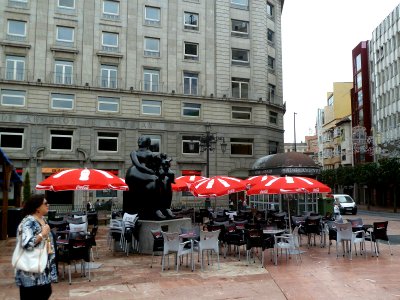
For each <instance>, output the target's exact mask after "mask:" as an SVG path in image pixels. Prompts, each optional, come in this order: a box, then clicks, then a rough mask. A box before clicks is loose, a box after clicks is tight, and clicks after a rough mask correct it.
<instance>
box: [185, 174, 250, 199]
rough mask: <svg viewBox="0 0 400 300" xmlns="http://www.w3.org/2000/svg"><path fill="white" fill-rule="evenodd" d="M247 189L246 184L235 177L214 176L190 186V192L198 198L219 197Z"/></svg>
mask: <svg viewBox="0 0 400 300" xmlns="http://www.w3.org/2000/svg"><path fill="white" fill-rule="evenodd" d="M245 189H246V183H245V182H244V181H243V180H241V179H239V178H235V177H229V176H214V177H211V178H206V179H203V180H199V181H197V182H195V183H193V184H191V185H190V187H189V191H190V192H191V193H192V194H193V195H194V196H196V197H203V198H205V197H219V196H224V195H228V194H232V193H236V192H241V191H244V190H245Z"/></svg>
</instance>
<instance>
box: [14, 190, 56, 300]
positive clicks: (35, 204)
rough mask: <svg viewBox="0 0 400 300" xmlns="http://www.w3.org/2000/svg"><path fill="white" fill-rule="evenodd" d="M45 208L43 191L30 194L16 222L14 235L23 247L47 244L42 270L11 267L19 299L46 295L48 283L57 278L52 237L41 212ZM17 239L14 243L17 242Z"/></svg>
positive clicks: (43, 212) (44, 210)
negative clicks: (15, 233)
mask: <svg viewBox="0 0 400 300" xmlns="http://www.w3.org/2000/svg"><path fill="white" fill-rule="evenodd" d="M48 212H49V204H48V202H47V200H46V199H45V197H44V195H43V194H40V195H39V194H36V195H32V196H31V198H29V199H28V200H27V201H26V202H25V206H24V214H25V217H24V218H23V219H22V221H21V223H20V224H19V226H18V229H17V230H18V232H17V239H21V246H22V247H23V248H24V249H26V250H28V251H29V250H32V249H33V248H34V247H43V246H44V247H47V254H48V256H47V264H46V267H45V269H44V271H43V272H42V273H31V272H25V271H22V270H18V269H16V270H15V283H16V285H17V286H18V287H19V290H20V299H21V300H24V299H40V300H41V299H43V300H45V299H49V298H50V295H51V293H52V289H51V283H52V282H57V280H58V278H57V269H56V263H55V248H54V238H53V235H52V234H51V232H50V226H49V225H48V224H47V223H46V220H45V219H44V216H45V215H47V213H48ZM18 244H19V243H17V245H18Z"/></svg>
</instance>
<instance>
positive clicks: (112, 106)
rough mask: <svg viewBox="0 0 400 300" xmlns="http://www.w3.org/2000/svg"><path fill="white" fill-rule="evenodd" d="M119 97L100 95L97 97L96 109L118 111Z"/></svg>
mask: <svg viewBox="0 0 400 300" xmlns="http://www.w3.org/2000/svg"><path fill="white" fill-rule="evenodd" d="M119 102H120V100H119V98H112V97H102V96H99V97H98V98H97V110H98V111H101V112H113V113H117V112H119Z"/></svg>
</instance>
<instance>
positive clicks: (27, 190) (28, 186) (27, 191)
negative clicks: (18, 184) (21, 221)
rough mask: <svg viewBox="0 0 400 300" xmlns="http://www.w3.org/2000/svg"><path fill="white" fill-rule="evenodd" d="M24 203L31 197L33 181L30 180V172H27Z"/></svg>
mask: <svg viewBox="0 0 400 300" xmlns="http://www.w3.org/2000/svg"><path fill="white" fill-rule="evenodd" d="M23 193H24V195H23V196H24V202H25V201H26V200H28V199H29V198H30V197H31V179H30V178H29V172H28V171H26V173H25V179H24V190H23Z"/></svg>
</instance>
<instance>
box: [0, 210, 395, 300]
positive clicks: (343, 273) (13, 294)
mask: <svg viewBox="0 0 400 300" xmlns="http://www.w3.org/2000/svg"><path fill="white" fill-rule="evenodd" d="M356 217H362V218H363V220H364V223H369V224H371V223H372V222H374V221H380V220H384V219H385V218H382V217H379V216H376V215H373V216H370V215H364V214H362V212H360V213H359V214H358V215H357V216H352V215H346V216H345V218H346V219H347V218H356ZM386 219H387V218H386ZM399 221H400V218H397V215H395V218H390V219H389V229H388V231H389V234H391V235H400V222H399ZM106 234H107V227H106V226H100V230H99V233H98V239H97V243H98V245H99V256H100V258H99V259H97V260H96V261H95V265H94V266H95V267H96V268H94V269H92V270H91V275H92V281H91V282H89V281H88V280H87V278H85V277H83V278H81V277H80V276H79V274H78V273H74V272H73V278H72V285H69V284H68V279H67V277H68V276H66V279H65V280H63V279H62V278H60V282H59V283H57V284H53V286H52V287H53V296H52V298H51V299H96V300H101V299H107V300H109V299H114V300H118V299H162V300H168V299H191V300H196V299H208V300H210V299H211V300H213V299H267V298H268V299H278V300H279V299H296V300H297V299H300V300H301V299H332V300H333V299H335V300H336V299H339V298H342V297H345V298H346V299H347V300H348V299H374V300H375V299H399V295H400V285H399V282H398V275H399V274H400V273H399V270H400V259H399V255H400V245H392V247H391V248H392V251H393V256H391V255H390V252H389V247H388V246H387V245H386V244H380V250H381V255H380V256H379V257H372V256H371V249H370V244H367V246H366V247H367V254H368V255H367V257H364V256H360V255H358V256H354V257H353V260H352V261H350V260H349V259H348V258H347V257H346V258H344V257H342V256H340V257H339V258H336V248H335V243H333V246H332V247H331V253H330V254H328V249H327V248H321V247H319V246H313V247H310V248H308V247H307V246H306V245H305V243H306V239H305V238H304V237H303V239H302V242H303V246H302V247H301V250H302V252H303V253H302V255H301V257H302V262H301V263H296V259H294V257H293V258H292V259H289V260H288V261H286V260H285V256H282V257H281V258H280V259H279V261H278V265H277V266H275V265H274V264H273V263H272V262H271V254H270V251H269V250H267V251H266V252H265V268H262V267H261V264H260V261H259V260H256V263H253V261H251V263H250V265H249V266H247V265H246V264H247V263H246V258H245V256H242V260H241V261H238V259H237V256H232V255H230V256H227V258H226V259H224V258H223V255H222V254H221V255H220V269H218V267H217V263H216V262H215V260H214V264H213V265H209V266H208V265H206V266H205V270H204V271H203V272H202V271H201V270H200V266H199V264H198V263H197V256H196V269H195V271H194V272H191V271H190V268H186V266H183V267H182V268H180V270H179V272H176V271H175V270H172V269H171V270H165V271H164V272H161V266H160V256H156V257H155V259H154V264H153V268H150V264H151V255H140V254H130V255H129V256H128V257H126V255H124V254H123V253H114V254H113V253H112V252H111V251H109V249H108V247H107V241H106ZM14 245H15V238H10V239H8V240H7V241H0V299H19V294H18V289H17V288H16V287H15V284H14V279H13V270H12V267H11V263H10V261H11V253H12V251H13V249H14ZM214 259H215V257H214ZM60 270H62V267H60ZM72 270H74V269H73V268H72ZM78 271H79V270H78Z"/></svg>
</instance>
